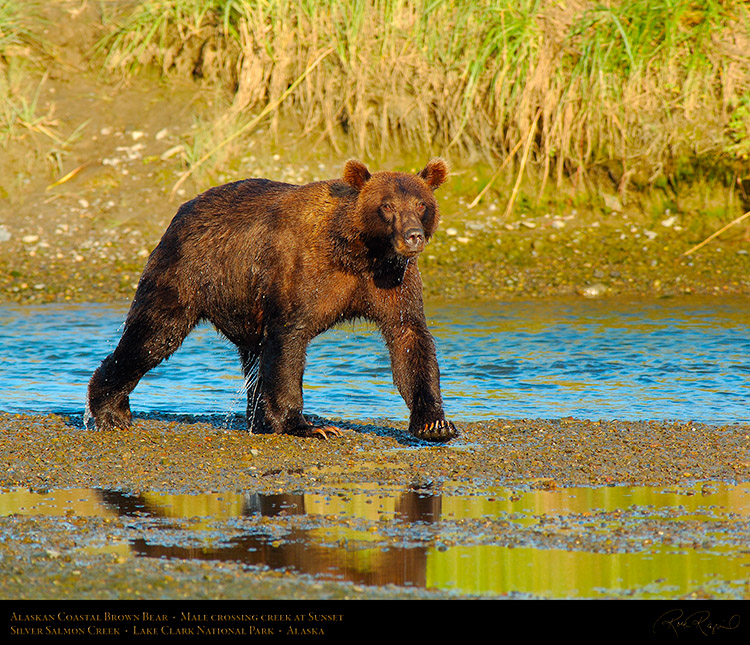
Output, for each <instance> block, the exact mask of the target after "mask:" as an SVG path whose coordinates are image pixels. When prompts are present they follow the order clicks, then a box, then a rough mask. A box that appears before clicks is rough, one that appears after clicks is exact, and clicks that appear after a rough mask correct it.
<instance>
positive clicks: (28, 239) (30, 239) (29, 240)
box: [21, 235, 39, 244]
mask: <svg viewBox="0 0 750 645" xmlns="http://www.w3.org/2000/svg"><path fill="white" fill-rule="evenodd" d="M38 241H39V236H38V235H24V236H23V237H22V238H21V242H23V243H24V244H34V242H38Z"/></svg>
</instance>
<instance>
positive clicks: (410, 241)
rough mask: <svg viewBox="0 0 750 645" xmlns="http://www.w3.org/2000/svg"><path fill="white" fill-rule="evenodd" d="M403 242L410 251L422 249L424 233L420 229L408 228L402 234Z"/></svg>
mask: <svg viewBox="0 0 750 645" xmlns="http://www.w3.org/2000/svg"><path fill="white" fill-rule="evenodd" d="M404 240H406V245H407V246H408V247H409V250H411V251H421V250H422V249H424V233H423V232H422V229H421V228H410V229H408V230H407V231H406V232H405V233H404Z"/></svg>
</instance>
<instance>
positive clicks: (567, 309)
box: [0, 298, 750, 423]
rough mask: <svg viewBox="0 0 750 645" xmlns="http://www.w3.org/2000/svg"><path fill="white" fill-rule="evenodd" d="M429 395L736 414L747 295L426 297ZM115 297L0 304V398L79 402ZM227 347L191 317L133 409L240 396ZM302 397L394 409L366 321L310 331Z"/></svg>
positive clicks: (177, 408) (701, 416)
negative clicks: (432, 344)
mask: <svg viewBox="0 0 750 645" xmlns="http://www.w3.org/2000/svg"><path fill="white" fill-rule="evenodd" d="M426 313H427V318H428V323H429V325H430V328H431V330H432V332H433V335H434V336H435V339H436V343H437V346H438V360H439V362H440V368H441V373H442V389H443V398H444V400H445V406H446V410H447V412H448V414H449V415H450V416H451V417H452V418H454V419H458V420H482V419H490V418H496V417H502V418H536V417H540V418H559V417H565V416H574V417H579V418H588V419H622V420H640V419H680V420H694V421H702V422H707V423H731V422H736V421H745V422H746V421H750V411H749V410H748V406H747V402H748V399H750V386H749V385H748V376H749V373H750V364H749V363H748V357H750V300H726V299H723V300H719V299H715V300H712V299H702V298H701V299H698V298H687V299H665V300H659V301H650V302H643V301H613V300H602V301H590V300H569V301H543V302H523V303H515V302H514V303H476V302H472V303H460V304H445V305H432V306H428V307H427V310H426ZM125 314H126V308H125V307H114V306H103V305H77V306H71V305H43V306H3V307H0V410H4V411H9V412H30V411H32V412H67V413H75V412H78V413H80V412H82V410H83V406H84V398H85V392H86V383H87V382H88V379H89V377H90V375H91V373H92V372H93V371H94V369H95V368H96V367H97V365H98V364H99V362H100V361H101V360H102V359H103V358H104V357H105V356H106V355H107V354H108V353H109V352H110V351H112V349H113V347H114V345H115V344H116V342H117V340H118V339H119V336H120V332H121V331H122V321H123V320H124V317H125ZM241 388H242V378H241V371H240V366H239V359H238V358H237V355H236V352H235V350H234V348H233V346H232V345H231V344H230V343H229V342H228V341H226V340H224V339H222V338H221V337H220V336H219V335H218V334H217V333H216V332H215V331H214V330H213V328H211V327H210V326H207V325H205V326H201V327H199V328H198V329H196V330H195V331H194V332H193V333H192V334H191V335H190V336H189V337H188V339H187V340H186V342H185V344H184V345H183V346H182V348H181V349H180V350H179V351H178V352H177V353H176V354H175V355H174V356H173V357H172V358H171V359H169V361H167V362H165V363H163V364H162V365H160V366H159V367H158V368H156V369H155V370H153V371H152V372H150V373H149V374H147V375H146V376H145V377H144V379H143V381H141V383H140V384H139V386H138V387H137V388H136V390H135V392H134V393H133V395H132V396H131V407H132V409H133V411H134V412H170V413H190V414H216V413H220V414H225V413H231V412H242V411H243V410H244V406H245V402H244V394H243V393H242V391H241ZM304 388H305V392H304V395H305V411H306V412H310V413H314V414H319V415H321V416H327V417H343V418H350V419H364V418H373V417H375V418H380V417H383V418H389V419H406V417H407V416H408V411H407V409H406V406H405V405H404V403H403V401H402V400H401V398H400V396H399V395H398V393H397V392H396V390H395V388H394V386H393V384H392V381H391V372H390V363H389V359H388V354H387V351H386V349H385V347H384V345H383V342H382V340H381V338H380V335H379V333H378V332H377V331H376V330H375V329H374V328H373V327H371V326H369V325H366V324H351V325H346V326H343V327H341V328H338V329H335V330H331V331H329V332H327V333H326V334H324V335H322V336H320V337H319V338H317V339H315V341H313V343H312V344H311V346H310V349H309V352H308V363H307V369H306V372H305V379H304Z"/></svg>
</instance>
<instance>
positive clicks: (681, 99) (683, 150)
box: [102, 0, 750, 191]
mask: <svg viewBox="0 0 750 645" xmlns="http://www.w3.org/2000/svg"><path fill="white" fill-rule="evenodd" d="M110 19H111V20H113V21H114V26H113V29H112V33H111V35H110V36H108V37H107V38H106V39H105V40H104V41H103V42H102V51H105V52H107V58H106V65H107V67H108V69H109V70H111V71H114V70H121V69H125V70H133V69H136V68H138V67H140V66H145V65H149V66H157V67H158V68H159V69H161V70H162V72H163V73H164V74H165V75H170V74H176V75H180V76H186V75H187V76H193V77H198V78H201V79H203V81H204V82H205V83H207V84H209V85H212V86H220V87H223V88H224V89H225V90H226V91H227V93H228V94H229V96H230V97H231V104H230V106H229V108H228V109H227V111H226V113H225V114H224V116H223V119H224V121H225V124H226V123H236V124H238V125H237V128H238V129H241V128H242V127H243V125H244V124H247V123H248V121H249V118H252V116H254V115H257V114H258V113H260V112H261V111H263V110H264V109H266V108H267V107H268V106H269V105H273V106H274V109H272V110H268V118H269V119H270V122H271V127H272V128H274V129H275V128H277V127H278V126H279V124H280V123H281V122H282V120H294V121H295V122H296V123H301V124H303V130H304V134H305V136H306V137H308V139H309V141H310V142H311V144H315V143H316V142H318V141H320V140H321V139H323V138H325V139H326V140H327V141H328V142H330V144H331V145H332V146H333V147H334V148H335V149H336V150H337V151H339V152H342V153H343V152H344V151H348V150H354V151H356V153H357V154H360V155H365V156H372V157H377V156H383V154H385V153H386V151H388V150H392V149H401V150H409V151H411V152H417V151H418V152H420V153H422V152H423V151H427V152H431V153H441V154H448V155H450V156H453V157H460V158H464V159H476V158H484V159H487V160H490V161H492V162H493V163H496V165H498V166H499V165H500V163H502V162H503V161H504V160H505V159H506V157H507V156H508V155H509V154H510V153H511V151H515V152H514V153H513V154H514V155H515V163H514V164H509V165H508V166H507V168H508V172H512V173H514V176H515V174H518V172H519V169H520V170H522V171H523V170H526V171H529V172H536V174H537V175H538V176H540V177H542V178H543V180H544V181H546V180H547V178H550V179H551V180H552V181H556V182H560V181H562V179H563V178H564V177H572V178H573V180H574V181H585V180H586V179H587V177H588V176H589V175H591V173H592V172H597V171H601V172H603V173H605V174H606V175H608V176H609V177H610V178H611V179H612V180H613V181H614V182H615V184H617V185H618V186H619V188H620V190H622V191H624V190H625V189H626V188H627V187H628V186H629V185H632V184H635V185H638V186H648V185H650V184H653V183H655V182H659V181H665V180H672V179H673V178H674V177H675V176H676V175H679V174H680V173H681V172H683V171H686V169H687V168H691V169H692V171H693V172H694V171H695V169H696V168H701V167H703V168H705V167H710V168H711V169H712V171H714V172H719V173H724V174H726V175H727V176H728V177H729V180H730V181H731V180H732V178H736V177H742V176H747V175H748V174H750V172H749V171H748V165H749V164H750V161H749V160H750V134H748V133H750V4H749V3H747V2H743V1H740V0H726V1H723V2H722V1H719V0H707V1H703V2H696V1H693V0H668V1H665V2H664V3H662V4H661V5H655V4H654V3H653V2H648V1H647V0H634V1H633V0H630V1H619V0H609V1H605V2H603V3H599V2H593V1H589V0H568V1H566V2H560V1H556V0H537V1H531V0H521V1H520V2H518V1H509V0H506V1H498V0H479V1H472V2H469V1H468V0H418V1H417V2H406V1H403V0H393V1H386V0H338V1H337V2H332V3H331V2H317V1H315V0H265V1H263V0H225V1H219V0H171V1H166V0H146V1H144V2H139V3H136V4H135V6H134V7H132V9H131V10H130V11H129V12H128V13H127V14H123V15H119V16H114V15H113V16H110ZM329 50H330V55H326V56H325V57H324V60H322V61H321V62H320V63H319V64H316V66H315V67H314V69H312V70H310V67H311V64H312V63H313V62H314V61H316V60H317V59H318V58H319V57H320V56H321V54H323V53H325V52H328V51H329ZM303 76H304V79H303V80H302V81H301V82H298V84H297V85H296V86H295V88H294V91H292V92H289V91H288V90H289V88H290V87H291V86H292V85H293V84H294V83H295V82H297V81H299V80H300V79H301V78H302V77H303ZM248 115H249V116H248ZM532 129H533V130H534V132H533V134H530V133H531V132H532ZM519 142H522V143H521V145H519ZM214 145H215V142H214Z"/></svg>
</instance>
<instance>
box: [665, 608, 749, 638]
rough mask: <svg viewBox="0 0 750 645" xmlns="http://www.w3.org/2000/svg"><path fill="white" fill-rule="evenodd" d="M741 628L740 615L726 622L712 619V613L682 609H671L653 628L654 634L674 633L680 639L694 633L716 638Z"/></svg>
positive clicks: (735, 615)
mask: <svg viewBox="0 0 750 645" xmlns="http://www.w3.org/2000/svg"><path fill="white" fill-rule="evenodd" d="M739 626H740V616H739V614H734V615H733V616H731V617H729V618H728V619H725V620H715V619H712V618H711V612H710V611H706V610H700V611H694V612H690V613H686V612H684V611H683V610H682V609H670V610H669V611H666V612H664V613H663V614H662V615H661V616H659V618H657V620H656V622H655V623H654V626H653V632H654V634H656V633H659V632H660V631H666V632H668V633H673V634H674V635H675V636H677V637H678V638H679V637H680V634H685V633H688V632H689V633H693V634H701V635H703V636H714V635H715V634H718V633H719V632H724V631H730V630H733V629H737V628H738V627H739Z"/></svg>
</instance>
